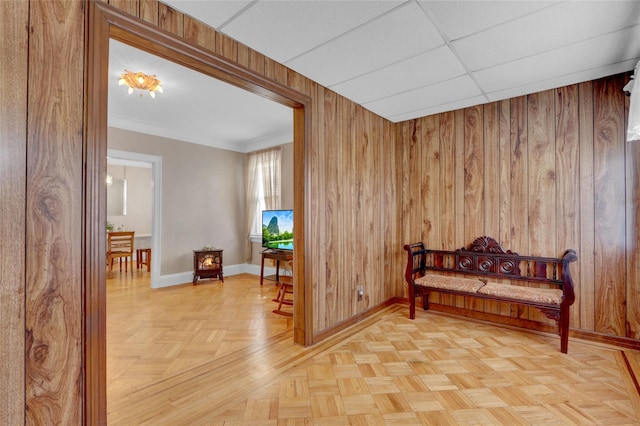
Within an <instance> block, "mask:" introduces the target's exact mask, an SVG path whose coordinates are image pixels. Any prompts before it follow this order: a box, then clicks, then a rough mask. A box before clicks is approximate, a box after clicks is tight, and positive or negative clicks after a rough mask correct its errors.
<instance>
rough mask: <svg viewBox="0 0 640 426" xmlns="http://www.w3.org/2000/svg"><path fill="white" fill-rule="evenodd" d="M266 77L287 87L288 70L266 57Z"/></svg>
mask: <svg viewBox="0 0 640 426" xmlns="http://www.w3.org/2000/svg"><path fill="white" fill-rule="evenodd" d="M264 63H265V66H264V75H265V77H267V78H269V79H271V80H274V81H276V82H278V83H280V84H284V85H287V75H288V73H287V68H286V67H285V66H284V65H282V64H279V63H278V62H276V61H274V60H273V59H271V58H268V57H266V56H265V62H264Z"/></svg>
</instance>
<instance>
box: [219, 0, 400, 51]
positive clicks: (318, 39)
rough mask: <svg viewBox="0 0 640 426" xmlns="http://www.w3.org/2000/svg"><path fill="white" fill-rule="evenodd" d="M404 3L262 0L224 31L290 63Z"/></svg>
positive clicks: (396, 1) (248, 44)
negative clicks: (302, 54)
mask: <svg viewBox="0 0 640 426" xmlns="http://www.w3.org/2000/svg"><path fill="white" fill-rule="evenodd" d="M400 4H402V1H401V0H394V1H373V2H363V1H339V2H333V1H261V2H258V3H255V4H254V5H253V6H252V7H250V8H248V9H247V10H246V11H244V12H243V13H242V14H241V15H239V16H238V17H236V18H235V19H234V20H233V21H231V22H230V23H229V24H228V25H225V27H224V28H223V29H222V31H223V32H224V33H226V34H228V35H229V36H230V37H232V38H234V39H236V40H242V41H243V43H245V44H246V45H247V46H249V47H251V48H253V49H256V50H258V51H259V52H262V53H263V54H265V55H266V56H268V57H270V58H272V59H275V60H277V61H279V62H282V63H284V62H286V61H288V60H290V59H292V58H294V57H296V56H297V55H300V54H301V53H304V52H306V51H307V50H309V49H311V48H313V47H316V46H318V45H320V44H322V43H324V42H326V41H328V40H331V39H332V38H334V37H337V36H339V35H340V34H343V33H345V32H346V31H349V30H351V29H353V28H356V27H358V26H359V25H362V24H364V23H366V22H367V21H369V20H371V19H373V18H375V17H377V16H379V15H381V14H383V13H385V12H388V11H389V10H391V9H393V8H394V7H396V6H398V5H400Z"/></svg>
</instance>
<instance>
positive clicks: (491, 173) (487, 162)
mask: <svg viewBox="0 0 640 426" xmlns="http://www.w3.org/2000/svg"><path fill="white" fill-rule="evenodd" d="M498 108H499V104H498V102H492V103H489V104H485V105H484V120H483V126H484V153H483V160H484V165H483V170H484V189H483V191H484V196H483V202H484V206H483V210H484V235H489V236H491V237H493V238H496V239H497V238H498V237H499V235H500V112H499V109H498ZM498 241H500V240H498Z"/></svg>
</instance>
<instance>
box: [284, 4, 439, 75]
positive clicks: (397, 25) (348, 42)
mask: <svg viewBox="0 0 640 426" xmlns="http://www.w3.org/2000/svg"><path fill="white" fill-rule="evenodd" d="M442 44H444V41H443V40H442V38H441V37H440V35H439V34H438V32H437V31H436V29H435V28H434V27H433V25H432V24H431V22H430V21H429V20H428V19H427V17H426V16H425V14H424V12H423V11H422V9H420V7H418V5H417V4H416V3H413V2H412V3H407V4H406V5H405V6H403V7H400V8H396V9H394V10H393V11H392V12H391V13H388V14H386V15H384V16H382V17H380V18H379V19H376V20H374V21H372V22H369V23H368V24H366V25H363V26H361V27H359V28H358V29H357V30H355V31H352V32H350V33H348V34H345V35H344V36H342V37H340V38H338V39H335V40H333V41H331V42H329V43H327V44H325V45H322V46H320V47H319V48H317V49H315V50H313V51H312V52H309V53H307V54H304V55H302V56H300V57H298V58H296V59H294V60H293V61H290V62H287V63H286V64H285V65H287V66H289V67H291V68H293V69H294V70H296V71H298V72H300V73H301V74H303V75H306V76H309V77H310V78H311V79H313V80H315V81H317V82H319V83H321V84H323V85H325V86H331V85H333V84H337V83H339V82H342V81H345V80H348V79H350V78H353V77H355V76H358V75H361V74H364V73H367V72H371V71H373V70H375V69H378V68H382V67H384V66H386V65H389V64H392V63H394V62H398V61H401V60H403V59H406V58H409V57H411V56H414V55H416V54H418V53H421V52H425V51H427V50H430V49H433V48H434V47H436V46H440V45H442Z"/></svg>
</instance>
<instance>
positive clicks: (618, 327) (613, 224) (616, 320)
mask: <svg viewBox="0 0 640 426" xmlns="http://www.w3.org/2000/svg"><path fill="white" fill-rule="evenodd" d="M622 87H623V84H622V79H621V78H620V77H619V76H617V77H610V78H606V79H602V80H597V81H595V82H594V102H593V109H594V111H593V115H594V120H593V128H594V131H593V134H594V136H595V144H594V145H595V154H594V192H595V207H596V210H595V252H596V256H595V262H594V263H595V274H596V275H595V281H596V300H597V301H598V302H597V304H596V312H595V314H596V319H595V320H596V323H595V331H598V332H602V333H607V334H612V335H617V336H623V335H624V334H625V314H626V313H625V306H624V305H625V297H626V289H625V287H624V286H623V285H620V283H624V282H625V275H626V273H625V271H626V255H625V252H624V248H625V237H626V235H625V222H626V219H625V209H624V208H623V207H622V206H624V204H625V193H624V191H625V182H624V178H625V176H624V166H625V160H624V135H623V133H624V119H623V112H624V100H623V96H624V95H623V93H622Z"/></svg>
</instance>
